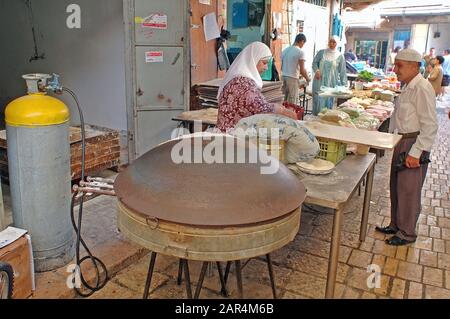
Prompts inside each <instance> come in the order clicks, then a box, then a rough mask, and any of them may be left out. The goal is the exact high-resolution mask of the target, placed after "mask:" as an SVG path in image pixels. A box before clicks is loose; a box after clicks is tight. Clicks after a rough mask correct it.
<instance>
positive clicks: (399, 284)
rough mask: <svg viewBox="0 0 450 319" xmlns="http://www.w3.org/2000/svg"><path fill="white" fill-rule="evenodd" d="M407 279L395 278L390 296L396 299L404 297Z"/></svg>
mask: <svg viewBox="0 0 450 319" xmlns="http://www.w3.org/2000/svg"><path fill="white" fill-rule="evenodd" d="M405 285H406V281H404V280H401V279H398V278H394V280H393V282H392V290H391V293H390V296H391V297H392V298H395V299H403V297H404V294H405Z"/></svg>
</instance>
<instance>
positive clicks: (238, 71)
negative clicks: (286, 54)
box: [217, 42, 272, 98]
mask: <svg viewBox="0 0 450 319" xmlns="http://www.w3.org/2000/svg"><path fill="white" fill-rule="evenodd" d="M271 57H272V52H270V49H269V47H268V46H267V45H265V44H264V43H262V42H253V43H251V44H249V45H248V46H246V47H245V48H244V50H242V52H241V53H240V54H239V55H238V56H237V58H236V60H234V61H233V64H232V65H231V67H230V69H229V70H228V72H227V74H226V75H225V77H224V79H223V81H222V83H221V85H220V87H219V92H218V94H217V98H219V97H220V94H222V91H223V88H224V87H225V86H226V85H227V84H228V82H230V81H231V80H233V79H234V78H235V77H237V76H244V77H246V78H249V79H252V80H253V81H255V83H256V85H257V86H258V88H260V89H261V88H262V86H263V81H262V79H261V75H260V74H259V72H258V69H257V68H256V65H257V64H258V63H259V61H260V60H262V59H265V58H267V59H269V58H271Z"/></svg>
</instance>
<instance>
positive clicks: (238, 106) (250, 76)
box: [217, 42, 297, 132]
mask: <svg viewBox="0 0 450 319" xmlns="http://www.w3.org/2000/svg"><path fill="white" fill-rule="evenodd" d="M271 58H272V53H271V52H270V49H269V47H268V46H267V45H265V44H264V43H261V42H253V43H251V44H250V45H248V46H247V47H245V48H244V49H243V50H242V52H241V53H240V54H239V55H238V57H237V58H236V60H235V61H234V62H233V64H232V65H231V67H230V69H229V70H228V72H227V74H226V75H225V78H224V79H223V81H222V84H221V85H220V87H219V93H218V96H217V97H218V100H219V116H218V120H217V128H218V129H219V130H221V131H222V132H225V131H227V130H228V129H231V128H234V127H235V125H236V124H237V123H238V122H239V120H240V119H242V118H246V117H249V116H252V115H255V114H261V113H276V114H281V115H285V116H288V117H291V118H294V119H297V117H296V114H295V112H293V111H290V110H288V109H286V108H284V107H283V106H282V105H279V104H272V103H268V102H267V101H266V99H265V98H264V96H263V95H262V94H261V89H262V86H263V81H262V79H261V73H263V72H264V71H266V70H267V68H268V64H269V60H270V59H271Z"/></svg>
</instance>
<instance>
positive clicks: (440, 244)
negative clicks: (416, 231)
mask: <svg viewBox="0 0 450 319" xmlns="http://www.w3.org/2000/svg"><path fill="white" fill-rule="evenodd" d="M433 251H434V252H437V253H445V241H444V240H441V239H433Z"/></svg>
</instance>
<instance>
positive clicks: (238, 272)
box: [234, 260, 244, 299]
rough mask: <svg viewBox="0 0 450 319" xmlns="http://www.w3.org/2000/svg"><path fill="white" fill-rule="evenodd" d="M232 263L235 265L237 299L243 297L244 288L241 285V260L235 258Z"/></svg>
mask: <svg viewBox="0 0 450 319" xmlns="http://www.w3.org/2000/svg"><path fill="white" fill-rule="evenodd" d="M234 265H235V267H236V282H237V288H238V296H239V299H243V298H244V288H243V286H242V269H241V261H240V260H236V261H235V262H234Z"/></svg>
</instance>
